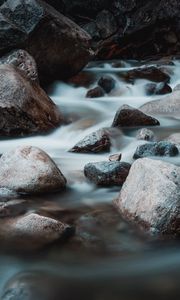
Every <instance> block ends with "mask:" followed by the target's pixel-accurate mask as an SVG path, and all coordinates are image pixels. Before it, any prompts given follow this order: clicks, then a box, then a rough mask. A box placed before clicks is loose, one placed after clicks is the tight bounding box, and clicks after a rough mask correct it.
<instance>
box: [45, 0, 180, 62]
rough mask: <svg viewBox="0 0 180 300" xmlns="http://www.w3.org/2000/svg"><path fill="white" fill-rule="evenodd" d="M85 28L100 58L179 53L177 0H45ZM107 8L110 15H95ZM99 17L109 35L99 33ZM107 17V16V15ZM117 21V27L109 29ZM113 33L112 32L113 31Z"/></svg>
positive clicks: (179, 11) (179, 5)
mask: <svg viewBox="0 0 180 300" xmlns="http://www.w3.org/2000/svg"><path fill="white" fill-rule="evenodd" d="M46 1H47V2H48V3H50V4H51V5H54V6H55V7H56V8H57V9H59V11H61V12H63V13H64V14H65V15H68V16H69V17H71V18H72V19H73V20H74V21H76V22H77V23H78V24H79V25H81V26H82V27H84V28H86V30H88V32H89V33H90V34H91V35H92V37H93V38H94V42H95V46H96V48H97V49H98V55H97V56H98V57H99V58H100V59H111V58H120V57H124V58H147V57H151V56H159V55H165V54H179V53H180V34H179V28H180V2H179V1H178V0H172V1H170V0H161V1H158V0H147V1H142V0H140V1H139V0H138V1H137V0H133V1H130V0H124V1H121V0H112V1H111V0H92V1H91V0H87V1H83V0H74V1H72V0H59V1H58V0H56V1H55V0H46ZM104 10H106V11H108V14H109V15H110V14H112V15H113V17H114V18H113V19H111V21H110V22H109V23H108V22H107V21H106V20H107V16H106V15H105V16H103V17H101V19H100V23H99V18H97V16H98V15H102V12H103V11H104ZM102 19H103V20H104V21H103V22H104V24H106V26H108V29H107V28H106V32H109V36H108V35H107V34H106V35H105V36H104V35H103V36H102V35H101V27H100V30H98V28H99V24H101V22H102ZM109 20H110V18H109ZM114 24H115V25H116V30H115V29H114V30H111V29H112V27H113V28H115V27H114V26H115V25H114ZM113 31H115V33H113V35H112V36H111V34H112V32H113Z"/></svg>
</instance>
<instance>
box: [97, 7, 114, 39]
mask: <svg viewBox="0 0 180 300" xmlns="http://www.w3.org/2000/svg"><path fill="white" fill-rule="evenodd" d="M95 23H96V26H97V29H98V31H99V35H100V37H101V39H106V38H108V37H110V36H111V35H113V34H114V33H115V32H116V31H117V22H116V19H115V17H114V15H113V14H112V13H111V12H110V11H108V10H103V11H101V12H100V13H99V14H98V15H97V16H96V22H95Z"/></svg>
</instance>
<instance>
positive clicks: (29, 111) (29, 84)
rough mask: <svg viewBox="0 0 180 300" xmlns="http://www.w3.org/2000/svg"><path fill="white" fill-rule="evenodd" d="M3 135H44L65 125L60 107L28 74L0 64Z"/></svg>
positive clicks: (0, 133) (1, 131) (0, 106)
mask: <svg viewBox="0 0 180 300" xmlns="http://www.w3.org/2000/svg"><path fill="white" fill-rule="evenodd" d="M0 116H1V118H0V136H22V135H27V134H36V133H43V132H44V133H45V132H47V131H50V130H52V129H55V128H56V127H58V126H59V125H60V124H62V121H63V118H62V116H61V113H60V111H59V110H58V108H57V106H56V105H55V104H54V103H53V102H52V100H51V99H50V98H49V97H48V96H47V95H46V93H45V92H44V91H43V90H42V89H41V88H40V86H39V85H38V83H36V82H34V81H30V80H28V78H27V77H26V76H25V72H24V71H23V72H22V71H20V70H18V68H16V67H14V66H13V65H7V64H5V65H0Z"/></svg>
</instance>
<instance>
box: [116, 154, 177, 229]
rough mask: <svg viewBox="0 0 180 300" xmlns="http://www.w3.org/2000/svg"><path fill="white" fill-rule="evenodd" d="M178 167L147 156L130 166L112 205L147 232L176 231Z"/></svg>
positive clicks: (125, 217) (124, 216)
mask: <svg viewBox="0 0 180 300" xmlns="http://www.w3.org/2000/svg"><path fill="white" fill-rule="evenodd" d="M179 201H180V167H177V166H175V165H173V164H169V163H167V162H164V161H159V160H152V159H149V158H143V159H138V160H137V161H135V162H134V163H133V165H132V167H131V169H130V172H129V175H128V177H127V179H126V181H125V183H124V185H123V187H122V189H121V192H120V194H119V197H118V199H117V200H116V201H115V205H116V207H117V208H118V210H119V211H120V213H121V216H122V217H123V218H124V219H126V220H129V221H130V222H132V223H135V224H138V225H140V226H141V227H142V228H144V229H145V230H147V231H150V232H151V233H159V234H174V233H175V234H176V233H177V234H179V229H180V218H179V216H180V205H179Z"/></svg>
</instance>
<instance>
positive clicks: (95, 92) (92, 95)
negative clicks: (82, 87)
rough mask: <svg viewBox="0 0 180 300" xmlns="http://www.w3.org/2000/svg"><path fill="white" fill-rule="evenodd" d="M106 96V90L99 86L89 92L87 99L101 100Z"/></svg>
mask: <svg viewBox="0 0 180 300" xmlns="http://www.w3.org/2000/svg"><path fill="white" fill-rule="evenodd" d="M104 94H105V93H104V90H103V89H102V88H101V87H100V86H97V87H95V88H93V89H91V90H89V91H88V92H87V94H86V98H99V97H103V96H104Z"/></svg>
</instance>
